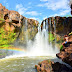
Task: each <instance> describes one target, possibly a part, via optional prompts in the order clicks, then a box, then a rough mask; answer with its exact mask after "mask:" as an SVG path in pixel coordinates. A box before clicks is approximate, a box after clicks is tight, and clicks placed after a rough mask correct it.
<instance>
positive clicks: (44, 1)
mask: <svg viewBox="0 0 72 72" xmlns="http://www.w3.org/2000/svg"><path fill="white" fill-rule="evenodd" d="M40 1H44V2H45V1H48V0H40Z"/></svg>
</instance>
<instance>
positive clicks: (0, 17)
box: [0, 3, 39, 41]
mask: <svg viewBox="0 0 72 72" xmlns="http://www.w3.org/2000/svg"><path fill="white" fill-rule="evenodd" d="M26 19H27V29H28V33H30V34H31V35H30V34H29V35H30V36H29V39H33V38H34V36H35V35H36V33H37V27H38V24H39V22H38V21H37V20H34V19H29V18H26V17H24V16H22V15H20V14H19V13H18V12H16V11H12V10H8V9H6V8H5V7H4V6H3V5H2V4H1V3H0V28H4V30H5V31H7V32H8V31H14V32H15V33H16V36H17V37H19V40H20V41H22V40H23V34H24V33H23V30H24V28H26V26H25V20H26ZM22 29H23V30H22ZM33 34H34V35H33ZM20 36H22V37H20ZM23 41H24V40H23Z"/></svg>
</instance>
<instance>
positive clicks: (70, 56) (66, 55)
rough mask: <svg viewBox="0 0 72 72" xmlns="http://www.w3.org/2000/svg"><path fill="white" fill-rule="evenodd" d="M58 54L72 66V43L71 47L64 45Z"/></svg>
mask: <svg viewBox="0 0 72 72" xmlns="http://www.w3.org/2000/svg"><path fill="white" fill-rule="evenodd" d="M56 56H57V57H58V58H60V59H62V61H64V62H66V63H68V64H69V65H71V66H72V44H71V45H70V47H64V48H63V49H62V51H61V52H60V53H58V54H56Z"/></svg>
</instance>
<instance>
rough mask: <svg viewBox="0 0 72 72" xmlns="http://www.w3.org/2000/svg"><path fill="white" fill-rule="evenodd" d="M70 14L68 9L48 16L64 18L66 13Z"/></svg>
mask: <svg viewBox="0 0 72 72" xmlns="http://www.w3.org/2000/svg"><path fill="white" fill-rule="evenodd" d="M69 12H70V9H66V10H62V11H61V12H59V13H58V14H54V15H50V16H49V17H52V16H53V17H55V16H65V15H66V14H67V13H69Z"/></svg>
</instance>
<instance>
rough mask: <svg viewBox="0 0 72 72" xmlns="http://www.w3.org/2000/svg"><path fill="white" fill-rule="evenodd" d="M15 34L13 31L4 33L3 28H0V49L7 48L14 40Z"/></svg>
mask: <svg viewBox="0 0 72 72" xmlns="http://www.w3.org/2000/svg"><path fill="white" fill-rule="evenodd" d="M15 35H16V33H14V32H13V31H12V32H11V31H8V32H6V31H5V30H4V28H0V47H8V46H10V44H11V43H13V42H14V40H15V39H16V36H15Z"/></svg>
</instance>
